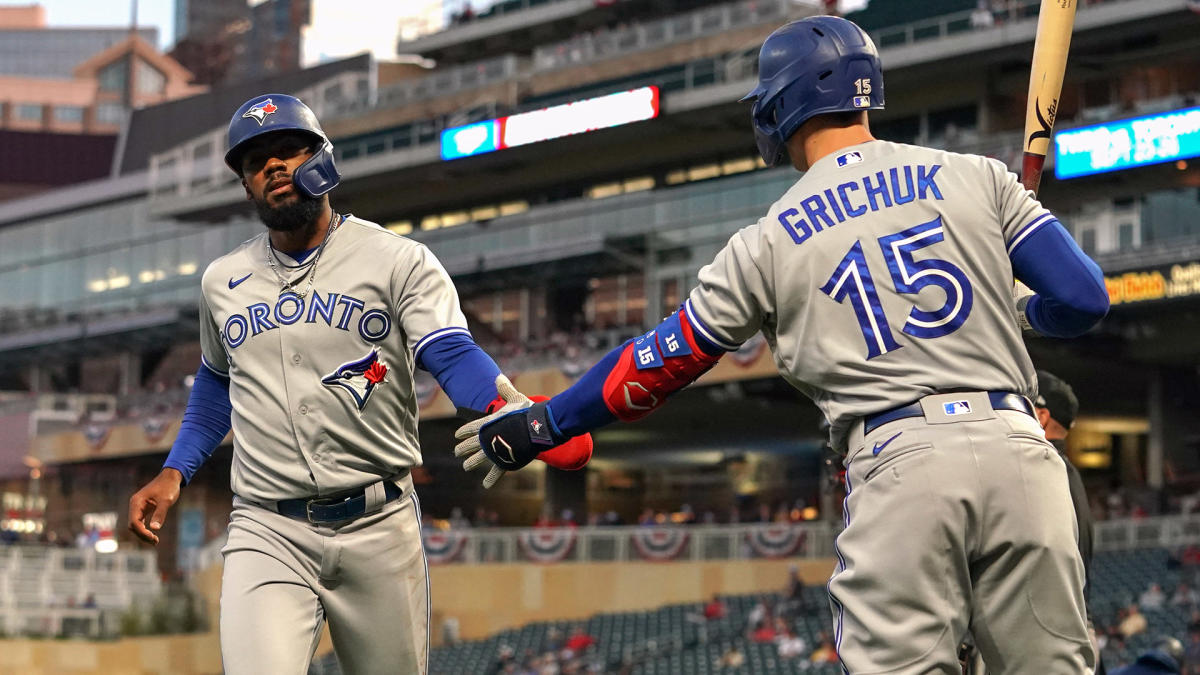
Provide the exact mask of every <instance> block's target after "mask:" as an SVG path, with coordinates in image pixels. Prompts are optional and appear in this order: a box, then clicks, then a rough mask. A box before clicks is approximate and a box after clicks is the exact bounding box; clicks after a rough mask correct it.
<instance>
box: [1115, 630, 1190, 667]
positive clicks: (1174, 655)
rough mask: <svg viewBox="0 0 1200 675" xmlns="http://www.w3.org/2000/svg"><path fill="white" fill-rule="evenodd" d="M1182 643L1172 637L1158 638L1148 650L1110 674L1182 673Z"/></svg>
mask: <svg viewBox="0 0 1200 675" xmlns="http://www.w3.org/2000/svg"><path fill="white" fill-rule="evenodd" d="M1183 655H1184V652H1183V644H1181V643H1180V642H1179V640H1176V639H1175V638H1173V637H1164V638H1159V639H1158V640H1156V641H1155V642H1154V646H1152V647H1151V648H1150V649H1149V650H1147V651H1146V652H1144V653H1143V654H1142V655H1141V656H1139V657H1138V659H1137V661H1135V662H1134V663H1133V664H1132V665H1128V666H1125V667H1124V668H1117V669H1116V670H1114V671H1113V672H1112V675H1156V674H1158V673H1182V672H1183V665H1184V658H1183Z"/></svg>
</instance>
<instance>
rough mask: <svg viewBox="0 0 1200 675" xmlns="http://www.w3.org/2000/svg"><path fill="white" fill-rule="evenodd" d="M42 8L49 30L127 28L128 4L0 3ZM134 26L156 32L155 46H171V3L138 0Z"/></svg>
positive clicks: (93, 0) (125, 0) (80, 0)
mask: <svg viewBox="0 0 1200 675" xmlns="http://www.w3.org/2000/svg"><path fill="white" fill-rule="evenodd" d="M32 4H37V5H41V6H42V7H45V8H46V23H47V24H49V25H51V26H128V25H129V14H130V7H131V6H132V4H133V2H132V0H0V5H32ZM138 26H141V27H149V26H153V27H155V28H158V46H159V48H160V49H166V48H167V47H170V46H171V45H172V44H173V43H174V42H175V0H138Z"/></svg>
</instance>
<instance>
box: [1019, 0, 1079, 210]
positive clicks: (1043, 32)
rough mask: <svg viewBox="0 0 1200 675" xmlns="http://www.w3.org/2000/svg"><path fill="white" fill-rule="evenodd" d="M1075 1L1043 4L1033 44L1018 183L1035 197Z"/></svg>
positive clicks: (1048, 0)
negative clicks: (1023, 146)
mask: <svg viewBox="0 0 1200 675" xmlns="http://www.w3.org/2000/svg"><path fill="white" fill-rule="evenodd" d="M1075 2H1076V0H1042V6H1041V9H1040V10H1039V12H1038V26H1037V38H1036V39H1035V40H1034V42H1033V68H1032V70H1031V71H1030V72H1029V100H1028V102H1027V103H1026V104H1025V156H1024V159H1023V160H1022V162H1021V183H1022V184H1023V185H1024V186H1025V187H1026V189H1029V190H1032V191H1033V192H1034V194H1037V191H1038V186H1039V185H1040V184H1041V182H1042V166H1043V165H1045V163H1046V152H1047V151H1048V150H1049V149H1050V132H1051V130H1052V129H1053V128H1054V118H1055V116H1057V115H1058V99H1059V96H1060V95H1061V93H1062V83H1063V74H1064V73H1065V72H1066V70H1067V52H1068V51H1069V50H1070V48H1071V27H1072V26H1073V25H1074V24H1075Z"/></svg>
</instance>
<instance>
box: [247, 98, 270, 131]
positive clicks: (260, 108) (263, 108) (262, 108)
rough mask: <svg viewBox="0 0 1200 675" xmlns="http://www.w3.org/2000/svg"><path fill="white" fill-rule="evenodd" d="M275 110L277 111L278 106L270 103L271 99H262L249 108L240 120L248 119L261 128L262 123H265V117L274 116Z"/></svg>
mask: <svg viewBox="0 0 1200 675" xmlns="http://www.w3.org/2000/svg"><path fill="white" fill-rule="evenodd" d="M276 110H279V106H277V105H275V104H274V103H271V99H269V98H268V99H264V100H262V101H259V102H258V103H255V104H254V105H253V106H251V107H250V109H249V110H247V111H246V113H245V114H244V115H242V119H246V118H250V119H252V120H254V121H255V122H258V126H260V127H261V126H262V125H263V122H265V121H266V119H267V115H274V114H275V111H276Z"/></svg>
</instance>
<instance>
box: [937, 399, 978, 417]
mask: <svg viewBox="0 0 1200 675" xmlns="http://www.w3.org/2000/svg"><path fill="white" fill-rule="evenodd" d="M942 410H943V411H945V413H946V414H947V415H966V414H968V413H970V412H971V404H970V403H967V402H966V401H951V402H949V403H943V404H942Z"/></svg>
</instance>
